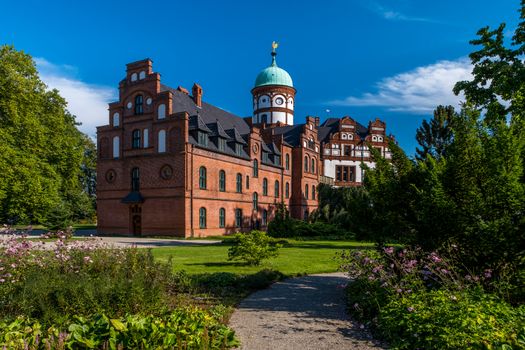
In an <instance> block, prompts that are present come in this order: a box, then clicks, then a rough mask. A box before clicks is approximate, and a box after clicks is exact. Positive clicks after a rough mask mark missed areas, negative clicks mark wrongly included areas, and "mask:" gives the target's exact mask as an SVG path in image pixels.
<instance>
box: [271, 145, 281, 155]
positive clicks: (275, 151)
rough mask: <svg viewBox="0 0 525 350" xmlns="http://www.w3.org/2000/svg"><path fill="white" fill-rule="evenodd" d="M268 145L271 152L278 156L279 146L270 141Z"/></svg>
mask: <svg viewBox="0 0 525 350" xmlns="http://www.w3.org/2000/svg"><path fill="white" fill-rule="evenodd" d="M269 146H270V149H271V150H272V153H273V154H276V155H278V156H280V155H281V151H280V150H279V147H277V145H276V144H275V143H273V142H272V143H271V144H270V145H269Z"/></svg>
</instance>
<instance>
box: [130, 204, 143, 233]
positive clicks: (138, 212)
mask: <svg viewBox="0 0 525 350" xmlns="http://www.w3.org/2000/svg"><path fill="white" fill-rule="evenodd" d="M130 212H131V233H132V234H133V236H140V235H142V208H141V207H140V205H133V206H131V208H130Z"/></svg>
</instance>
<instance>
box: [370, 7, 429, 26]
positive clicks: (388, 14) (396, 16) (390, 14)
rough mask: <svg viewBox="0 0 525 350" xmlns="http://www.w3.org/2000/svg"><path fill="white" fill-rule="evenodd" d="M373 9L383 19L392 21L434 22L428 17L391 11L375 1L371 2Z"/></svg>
mask: <svg viewBox="0 0 525 350" xmlns="http://www.w3.org/2000/svg"><path fill="white" fill-rule="evenodd" d="M373 10H374V11H375V12H376V13H378V14H379V15H380V16H381V17H383V18H384V19H388V20H392V21H414V22H435V21H434V20H432V19H429V18H424V17H412V16H407V15H405V14H403V13H401V12H397V11H393V10H391V9H388V8H385V7H384V6H381V5H379V4H376V3H373Z"/></svg>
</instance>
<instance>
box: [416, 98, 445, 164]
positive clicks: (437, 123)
mask: <svg viewBox="0 0 525 350" xmlns="http://www.w3.org/2000/svg"><path fill="white" fill-rule="evenodd" d="M454 113H455V112H454V107H452V106H447V107H445V106H438V107H437V108H436V109H435V110H434V117H433V118H432V119H431V120H430V122H427V121H426V120H423V123H421V126H420V127H419V128H418V129H417V131H416V140H417V143H418V144H419V146H420V148H418V149H416V158H417V159H418V160H425V159H426V158H427V155H431V156H432V157H433V158H436V159H437V158H440V157H441V156H443V155H444V153H445V149H446V148H447V146H448V145H449V144H450V143H451V142H452V129H451V125H450V122H451V121H452V119H453V116H454Z"/></svg>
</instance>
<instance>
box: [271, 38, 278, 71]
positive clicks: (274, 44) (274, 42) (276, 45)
mask: <svg viewBox="0 0 525 350" xmlns="http://www.w3.org/2000/svg"><path fill="white" fill-rule="evenodd" d="M278 47H279V44H278V43H277V42H276V41H273V42H272V67H277V62H276V61H275V56H277V52H275V49H277V48H278Z"/></svg>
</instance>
